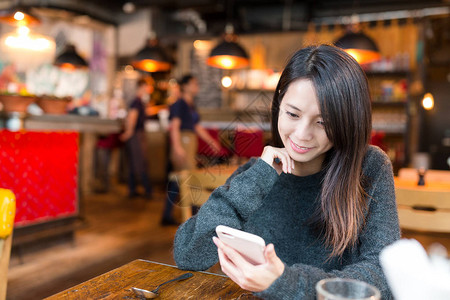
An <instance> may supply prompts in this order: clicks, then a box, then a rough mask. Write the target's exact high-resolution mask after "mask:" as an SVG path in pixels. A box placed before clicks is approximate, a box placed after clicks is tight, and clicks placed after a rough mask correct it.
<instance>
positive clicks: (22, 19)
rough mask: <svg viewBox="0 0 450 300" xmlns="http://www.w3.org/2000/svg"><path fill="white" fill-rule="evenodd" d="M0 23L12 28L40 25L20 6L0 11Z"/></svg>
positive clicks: (36, 19) (35, 18)
mask: <svg viewBox="0 0 450 300" xmlns="http://www.w3.org/2000/svg"><path fill="white" fill-rule="evenodd" d="M0 21H1V22H3V23H6V24H9V25H12V26H34V25H38V24H40V23H41V21H40V20H39V19H38V18H37V17H36V16H34V15H33V14H31V13H30V12H29V10H28V9H27V8H25V7H20V6H15V7H12V8H9V9H5V10H0Z"/></svg>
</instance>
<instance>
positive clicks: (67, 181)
mask: <svg viewBox="0 0 450 300" xmlns="http://www.w3.org/2000/svg"><path fill="white" fill-rule="evenodd" d="M0 116H1V117H0V120H1V122H0V161H1V163H0V186H1V187H2V188H6V189H10V190H12V191H13V192H14V194H15V195H16V199H17V210H16V218H15V223H14V227H15V229H14V238H13V246H14V245H21V244H26V243H29V242H33V241H35V240H36V239H41V238H46V237H50V236H52V235H56V234H69V235H72V234H73V230H74V228H75V227H74V226H75V224H76V223H77V220H78V219H79V216H80V210H82V205H81V203H80V202H81V201H80V199H81V198H82V195H83V193H85V192H86V191H87V190H88V187H89V182H90V180H91V179H92V172H91V166H92V157H93V151H94V147H95V143H96V140H97V135H98V134H108V133H116V132H119V131H120V129H121V122H120V121H116V120H105V119H100V118H98V117H91V116H77V115H42V116H31V115H25V114H19V113H9V114H5V113H4V114H2V115H0Z"/></svg>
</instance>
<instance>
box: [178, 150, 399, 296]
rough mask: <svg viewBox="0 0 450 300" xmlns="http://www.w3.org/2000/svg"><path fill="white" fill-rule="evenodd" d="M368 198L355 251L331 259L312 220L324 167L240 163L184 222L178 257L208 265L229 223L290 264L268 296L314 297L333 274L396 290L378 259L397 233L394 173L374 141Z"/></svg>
mask: <svg viewBox="0 0 450 300" xmlns="http://www.w3.org/2000/svg"><path fill="white" fill-rule="evenodd" d="M363 173H364V175H365V177H366V178H368V179H369V182H370V186H368V187H367V188H366V192H367V193H368V195H369V196H370V197H368V198H367V199H368V200H367V201H368V203H369V205H368V207H369V210H368V213H367V215H366V224H365V227H364V229H363V231H362V232H361V233H360V236H359V239H358V245H357V247H356V248H355V249H354V250H352V251H351V250H346V251H345V253H344V255H343V257H342V258H341V259H337V258H336V259H331V260H328V261H327V258H328V254H329V253H330V249H328V248H327V247H325V246H324V245H323V243H322V242H321V239H320V237H319V236H318V235H317V233H316V232H315V231H314V230H312V229H311V228H310V227H309V226H308V225H307V221H308V219H309V218H310V217H311V214H312V212H313V211H314V210H315V209H316V207H317V205H318V203H319V202H318V200H317V199H318V195H319V193H320V187H321V180H322V178H323V175H324V174H323V172H319V173H317V174H314V175H310V176H305V177H299V176H295V175H292V174H285V173H282V174H281V175H278V174H277V172H276V171H275V170H274V169H273V168H272V167H271V166H269V165H268V164H267V163H265V162H264V161H263V160H261V159H252V160H251V161H250V162H248V163H247V164H245V165H243V166H241V167H240V168H239V169H238V170H237V171H236V172H235V173H234V174H233V175H232V176H231V177H230V178H229V179H228V180H227V182H226V184H225V185H223V186H221V187H219V188H217V189H216V190H215V191H214V192H213V193H212V194H211V196H210V198H209V200H208V201H207V202H206V203H205V204H204V205H203V206H202V207H201V209H200V210H199V212H198V214H197V215H195V216H193V217H192V218H190V219H189V220H188V221H186V222H185V223H184V224H183V225H181V226H180V228H179V229H178V231H177V233H176V235H175V242H174V257H175V261H176V263H177V266H178V267H179V268H181V269H189V270H206V269H208V268H209V267H211V266H212V265H214V264H215V263H217V261H218V256H217V247H216V246H215V245H214V243H213V242H212V237H213V236H214V235H215V228H216V226H217V225H227V226H230V227H234V228H238V229H242V230H244V231H247V232H251V233H254V234H257V235H259V236H261V237H262V238H263V239H264V240H265V241H266V243H267V244H268V243H273V244H274V246H275V251H276V253H277V255H278V256H279V257H280V259H281V260H282V261H283V262H284V263H285V270H284V273H283V274H282V275H281V276H280V277H279V278H278V279H277V280H275V282H274V283H273V284H272V285H271V286H270V287H269V288H268V289H266V290H264V291H262V292H259V293H255V295H256V296H259V297H261V298H263V299H315V294H316V293H315V284H316V283H317V282H318V281H319V280H321V279H323V278H328V277H346V278H354V279H358V280H363V281H366V282H368V283H370V284H372V285H374V286H376V287H378V289H380V291H381V294H382V298H383V299H391V298H392V295H391V293H390V291H389V288H388V285H387V283H386V280H385V277H384V275H383V271H382V269H381V266H380V263H379V259H378V256H379V253H380V251H381V249H383V248H384V247H385V246H387V245H389V244H391V243H392V242H394V241H395V240H397V239H399V238H400V229H399V224H398V217H397V208H396V203H395V192H394V180H393V175H392V166H391V163H390V161H389V158H388V157H387V156H386V154H385V153H384V152H383V151H381V150H380V149H379V148H377V147H374V146H370V147H369V150H368V151H367V153H366V156H365V159H364V163H363Z"/></svg>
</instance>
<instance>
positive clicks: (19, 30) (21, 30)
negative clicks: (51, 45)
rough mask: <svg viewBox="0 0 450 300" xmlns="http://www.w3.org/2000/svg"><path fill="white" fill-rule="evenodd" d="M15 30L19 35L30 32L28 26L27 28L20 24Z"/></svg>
mask: <svg viewBox="0 0 450 300" xmlns="http://www.w3.org/2000/svg"><path fill="white" fill-rule="evenodd" d="M17 32H18V33H19V35H28V34H29V33H30V28H28V27H27V26H20V27H19V28H18V29H17Z"/></svg>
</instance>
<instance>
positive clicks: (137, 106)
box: [120, 79, 152, 199]
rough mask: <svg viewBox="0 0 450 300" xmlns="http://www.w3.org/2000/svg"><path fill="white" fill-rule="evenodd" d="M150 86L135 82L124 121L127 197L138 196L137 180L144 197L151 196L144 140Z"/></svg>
mask: <svg viewBox="0 0 450 300" xmlns="http://www.w3.org/2000/svg"><path fill="white" fill-rule="evenodd" d="M151 92H152V86H151V85H150V84H149V83H148V82H147V81H146V80H145V79H139V80H138V82H137V91H136V96H135V98H134V99H133V101H131V103H130V105H129V108H128V114H127V117H126V120H125V132H124V133H123V134H122V135H121V136H120V140H121V141H123V142H126V144H125V146H126V156H127V160H128V169H129V174H128V197H129V198H134V197H137V196H139V194H138V192H137V178H140V181H141V184H142V186H143V187H144V189H145V195H144V197H145V198H146V199H150V198H151V196H152V185H151V182H150V178H149V176H148V159H147V143H146V139H145V128H144V125H145V117H146V115H145V105H146V103H148V101H149V100H150V94H151Z"/></svg>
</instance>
